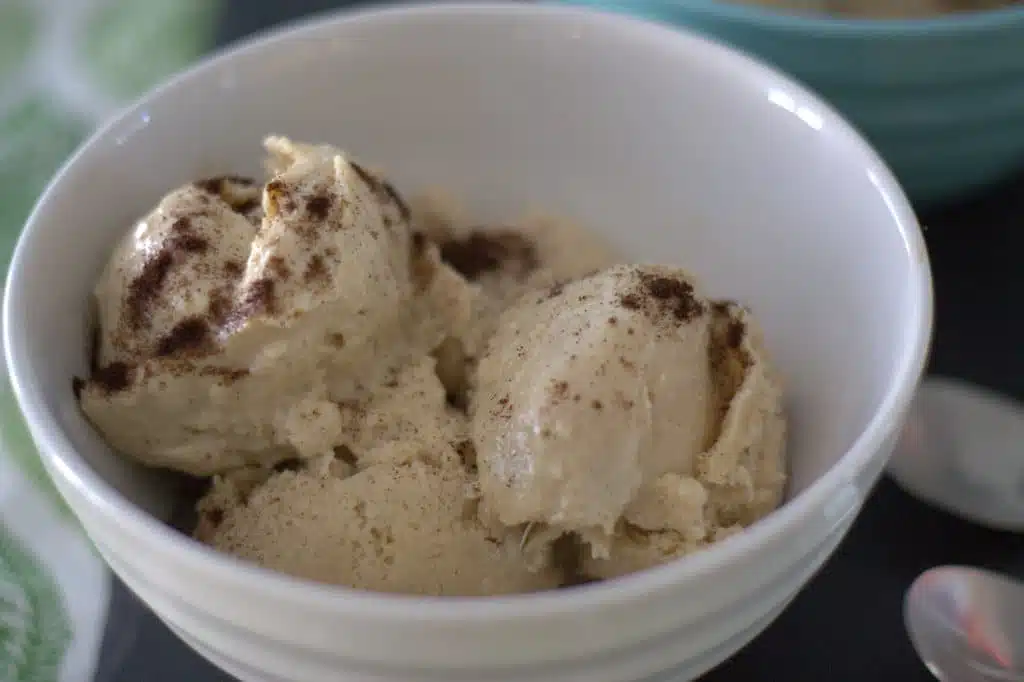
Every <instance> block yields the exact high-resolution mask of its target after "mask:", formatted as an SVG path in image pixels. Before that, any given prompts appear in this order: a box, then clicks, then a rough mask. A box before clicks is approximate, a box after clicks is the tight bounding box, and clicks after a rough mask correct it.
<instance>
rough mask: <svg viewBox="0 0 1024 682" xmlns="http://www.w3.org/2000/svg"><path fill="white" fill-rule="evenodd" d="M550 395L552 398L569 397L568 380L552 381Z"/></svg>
mask: <svg viewBox="0 0 1024 682" xmlns="http://www.w3.org/2000/svg"><path fill="white" fill-rule="evenodd" d="M551 396H552V397H553V398H567V397H569V382H567V381H554V382H552V383H551Z"/></svg>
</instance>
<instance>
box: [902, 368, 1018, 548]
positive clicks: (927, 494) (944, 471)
mask: <svg viewBox="0 0 1024 682" xmlns="http://www.w3.org/2000/svg"><path fill="white" fill-rule="evenodd" d="M888 472H889V474H890V475H891V476H892V477H893V478H894V479H895V480H896V482H897V483H898V484H899V485H900V487H902V488H903V489H904V490H906V491H907V492H908V493H910V494H911V495H914V496H915V497H917V498H919V499H921V500H923V501H925V502H927V503H929V504H932V505H934V506H936V507H939V508H940V509H943V510H945V511H947V512H949V513H951V514H954V515H956V516H959V517H961V518H964V519H967V520H969V521H972V522H974V523H977V524H980V525H983V526H987V527H989V528H995V529H998V530H1007V531H1013V532H1022V531H1024V407H1021V406H1020V405H1019V404H1018V403H1016V402H1015V401H1013V400H1010V399H1009V398H1005V397H1003V396H1000V395H998V394H996V393H993V392H991V391H988V390H986V389H982V388H980V387H977V386H973V385H971V384H968V383H965V382H962V381H958V380H954V379H946V378H939V377H930V378H928V379H926V380H925V381H924V382H922V384H921V386H920V388H919V389H918V392H917V395H916V396H915V397H914V401H913V403H912V404H911V409H910V413H909V415H908V417H907V421H906V424H905V426H904V429H903V433H902V435H901V437H900V440H899V443H898V444H897V445H896V448H895V450H894V452H893V457H892V459H891V460H890V462H889V467H888Z"/></svg>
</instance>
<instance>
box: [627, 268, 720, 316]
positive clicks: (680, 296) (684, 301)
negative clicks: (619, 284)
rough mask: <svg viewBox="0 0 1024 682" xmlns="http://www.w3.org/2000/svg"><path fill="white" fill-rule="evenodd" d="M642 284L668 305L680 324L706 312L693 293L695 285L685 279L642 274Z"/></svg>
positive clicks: (653, 295)
mask: <svg viewBox="0 0 1024 682" xmlns="http://www.w3.org/2000/svg"><path fill="white" fill-rule="evenodd" d="M640 283H641V284H642V285H643V287H644V290H646V291H647V293H648V294H649V295H651V296H652V297H654V298H655V299H657V300H658V301H661V302H662V303H663V305H666V306H667V307H668V309H669V312H671V314H672V315H674V316H675V318H676V319H677V320H679V321H680V322H689V321H690V320H692V319H694V318H695V317H698V316H700V315H703V314H704V312H705V307H704V304H703V303H701V301H699V300H698V299H697V297H696V296H695V295H694V293H693V285H692V284H690V283H689V282H687V281H685V280H683V279H680V278H678V277H661V276H658V275H653V274H650V273H646V272H645V273H641V274H640Z"/></svg>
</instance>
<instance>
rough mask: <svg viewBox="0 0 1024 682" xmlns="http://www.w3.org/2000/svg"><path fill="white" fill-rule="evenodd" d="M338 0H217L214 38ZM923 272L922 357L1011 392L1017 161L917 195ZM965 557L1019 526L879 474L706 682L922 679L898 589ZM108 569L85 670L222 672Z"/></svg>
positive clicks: (105, 679) (1013, 550)
mask: <svg viewBox="0 0 1024 682" xmlns="http://www.w3.org/2000/svg"><path fill="white" fill-rule="evenodd" d="M346 4H349V3H345V2H330V1H329V0H290V2H278V1H275V0H231V1H229V2H227V3H226V6H225V8H224V11H223V14H222V18H221V22H220V25H219V29H218V35H217V39H218V44H219V45H224V44H227V43H229V42H231V41H233V40H236V39H238V38H240V37H243V36H247V35H250V34H252V33H254V32H258V31H261V30H264V29H266V28H268V27H271V26H273V25H275V24H278V23H280V22H283V21H287V20H290V19H293V18H296V17H300V16H304V15H307V14H309V13H312V12H317V11H321V10H325V9H329V8H332V7H338V6H343V5H346ZM919 213H920V215H921V218H922V223H923V224H924V225H925V228H926V235H925V236H926V239H927V243H928V250H929V254H930V255H931V258H932V265H933V268H934V272H935V280H936V283H935V288H936V296H937V314H936V334H935V340H934V346H933V351H932V358H931V367H930V369H931V371H932V372H935V373H939V374H944V375H949V376H956V377H960V378H963V379H967V380H971V381H975V382H978V383H980V384H982V385H985V386H989V387H991V388H995V389H998V390H1001V391H1003V392H1005V393H1008V394H1010V395H1013V396H1016V397H1017V398H1020V399H1024V352H1022V349H1024V315H1022V314H1021V312H1020V309H1018V308H1017V306H1018V304H1019V303H1020V302H1021V300H1022V299H1024V267H1022V264H1024V175H1022V176H1021V177H1019V178H1017V179H1015V180H1011V181H1009V182H1008V183H1006V184H1005V185H1004V186H1002V187H999V188H995V189H993V190H992V191H991V192H989V193H987V194H986V195H985V196H982V197H978V198H976V199H973V200H970V201H967V202H963V203H960V204H957V205H954V206H946V207H920V208H919ZM944 563H967V564H976V565H981V566H986V567H990V568H995V569H999V570H1003V571H1006V572H1008V573H1011V574H1015V575H1018V576H1020V577H1022V578H1024V536H1017V535H1012V534H1006V533H997V532H992V531H987V530H984V529H981V528H978V527H975V526H972V525H970V524H968V523H965V522H962V521H960V520H958V519H955V518H953V517H951V516H948V515H946V514H944V513H942V512H939V511H936V510H934V509H931V508H929V507H926V506H924V505H922V504H920V503H919V502H917V501H915V500H914V499H912V498H911V497H909V496H907V495H906V494H904V493H903V492H902V491H901V490H900V489H898V488H897V487H896V486H895V484H893V483H892V482H891V481H890V480H888V479H883V480H882V481H881V482H880V483H879V484H878V486H877V487H876V489H875V490H874V492H873V494H872V496H871V498H870V499H869V500H868V502H867V504H866V506H865V508H864V511H863V513H862V514H861V516H860V518H859V519H858V521H857V523H856V525H855V526H854V528H853V529H852V531H851V532H850V534H849V536H848V537H847V539H846V540H845V541H844V542H843V544H842V545H841V546H840V548H839V549H838V551H837V552H836V554H835V556H833V557H832V559H831V560H830V561H829V562H828V563H827V564H826V565H825V567H824V568H823V569H822V570H821V571H820V572H819V573H818V575H817V576H816V577H815V578H814V579H813V580H812V581H811V583H810V584H809V585H808V586H807V588H806V589H805V590H804V591H803V592H801V594H800V595H799V596H798V597H797V598H796V600H795V601H794V602H793V604H792V605H791V606H790V607H789V608H788V609H787V610H786V611H785V613H783V614H782V616H780V617H779V619H778V620H777V621H776V622H775V623H774V624H772V626H771V627H770V628H769V629H768V630H767V631H766V632H765V633H764V634H763V635H761V636H760V637H759V638H758V639H757V640H755V641H754V642H753V643H752V644H751V645H750V646H748V647H747V648H746V649H744V650H743V651H742V652H740V653H739V654H737V655H736V656H735V657H733V658H732V659H731V660H730V661H728V662H726V663H725V664H723V665H722V666H720V667H719V668H718V669H716V670H715V671H714V672H712V673H710V674H709V675H707V676H706V677H705V678H704V679H706V680H708V681H709V682H737V681H741V680H784V681H786V682H802V681H804V680H807V681H808V682H819V681H821V680H829V681H830V682H864V680H883V681H888V680H892V681H894V682H897V681H898V682H925V681H926V680H930V679H931V678H930V676H929V675H928V673H927V672H926V671H925V670H924V668H923V667H922V666H921V665H920V664H919V663H918V661H917V660H916V658H915V656H914V652H913V650H912V649H911V647H910V644H909V642H908V641H907V638H906V636H905V634H904V631H903V626H902V620H901V610H902V597H903V592H904V590H905V589H906V588H907V587H908V586H909V585H910V582H911V581H912V580H913V579H914V577H916V576H917V575H918V574H919V573H920V572H921V571H923V570H925V569H927V568H929V567H931V566H934V565H936V564H944ZM229 680H231V678H230V677H228V676H227V675H225V674H223V673H220V672H218V671H217V670H215V669H214V668H212V667H211V666H209V665H208V664H206V663H205V662H204V661H203V660H202V659H200V658H199V656H198V655H196V654H194V653H192V652H191V650H190V649H188V648H187V647H186V646H185V645H184V644H182V643H181V642H180V641H178V639H177V638H176V637H175V636H174V635H173V634H171V633H170V631H169V630H167V628H166V627H164V626H163V625H162V624H161V623H160V622H159V621H158V620H157V619H156V618H155V617H153V616H152V615H151V614H150V613H149V611H148V610H147V609H146V608H145V607H144V606H142V605H141V604H140V603H139V602H138V601H137V600H136V599H135V598H134V597H133V596H132V595H131V594H130V593H129V592H128V591H127V590H126V589H125V588H124V587H123V586H122V585H121V584H120V583H117V584H116V585H115V590H114V597H113V605H112V616H111V620H110V623H109V626H108V632H107V635H106V637H105V639H104V648H103V653H102V656H101V661H100V669H99V674H98V676H97V682H143V681H144V682H228V681H229Z"/></svg>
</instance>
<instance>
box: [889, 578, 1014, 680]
mask: <svg viewBox="0 0 1024 682" xmlns="http://www.w3.org/2000/svg"><path fill="white" fill-rule="evenodd" d="M903 619H904V622H905V624H906V627H907V632H908V633H909V634H910V640H911V642H913V644H914V648H915V649H916V650H917V653H918V655H919V656H920V657H921V660H922V661H924V664H925V665H926V666H927V667H928V670H930V671H931V673H932V674H933V675H934V676H935V677H936V678H937V679H939V680H941V681H942V682H995V681H997V680H998V681H999V682H1007V681H1024V584H1022V583H1020V582H1018V581H1016V580H1013V579H1011V578H1008V577H1006V576H1002V575H999V574H996V573H991V572H989V571H983V570H981V569H977V568H967V567H963V566H942V567H939V568H933V569H931V570H929V571H925V572H924V573H922V574H921V575H920V576H919V577H918V578H917V580H915V581H914V584H913V585H911V586H910V589H909V590H908V591H907V595H906V599H905V601H904V604H903Z"/></svg>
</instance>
